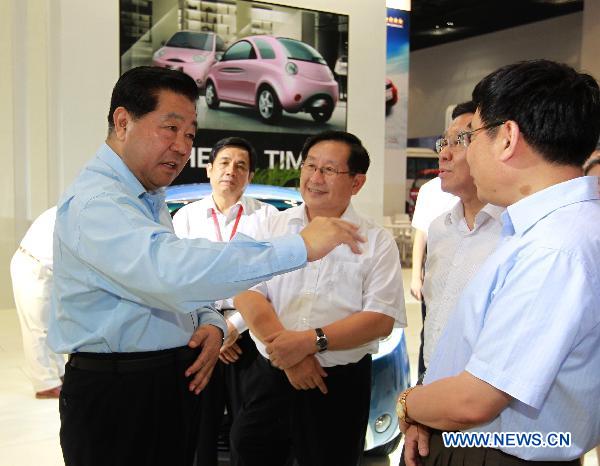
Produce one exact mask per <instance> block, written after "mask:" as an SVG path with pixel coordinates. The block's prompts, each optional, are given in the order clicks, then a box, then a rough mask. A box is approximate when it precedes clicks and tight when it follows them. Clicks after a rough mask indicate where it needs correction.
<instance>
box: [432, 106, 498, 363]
mask: <svg viewBox="0 0 600 466" xmlns="http://www.w3.org/2000/svg"><path fill="white" fill-rule="evenodd" d="M474 113H475V104H474V103H473V102H471V101H470V102H464V103H462V104H459V105H457V106H456V107H455V108H454V111H453V112H452V123H451V124H450V126H449V127H448V129H447V131H446V132H445V134H444V136H443V137H442V138H440V139H438V140H437V142H436V150H437V151H438V154H439V158H440V181H441V188H442V190H443V191H444V192H446V193H450V194H453V195H455V196H457V197H458V198H459V199H460V201H459V202H457V203H456V205H455V206H454V207H452V208H451V209H450V211H448V212H446V213H445V214H442V215H440V216H438V217H437V218H436V219H435V220H433V222H431V225H430V226H429V234H428V235H427V261H426V262H425V280H424V282H423V299H424V301H425V302H426V303H427V316H426V318H425V334H424V343H425V345H424V351H423V360H424V363H425V367H427V365H428V364H429V359H430V358H431V355H432V354H433V350H434V348H435V346H436V344H437V341H438V339H439V337H440V335H441V333H442V330H443V329H444V327H445V325H446V322H448V319H449V318H450V314H451V313H452V311H453V310H454V307H455V306H456V302H457V301H458V297H459V296H460V294H461V293H462V290H463V289H464V287H465V286H466V284H467V283H468V281H469V280H470V278H471V277H472V276H473V275H474V274H475V272H476V271H477V269H478V268H479V266H480V265H481V264H482V263H483V261H484V260H485V259H487V257H488V256H489V255H490V254H491V252H492V251H493V250H494V248H495V247H496V245H497V244H498V240H499V239H500V231H501V229H502V224H501V223H500V214H501V213H502V212H503V211H504V209H503V208H502V207H497V206H494V205H491V204H485V203H484V202H482V201H480V200H479V198H478V197H477V188H476V187H475V183H473V178H471V173H470V171H469V165H468V164H467V159H466V153H467V148H466V147H465V146H464V145H463V143H462V141H461V140H459V138H458V135H459V134H460V133H461V132H463V131H466V130H467V124H468V123H470V122H471V119H472V118H473V114H474Z"/></svg>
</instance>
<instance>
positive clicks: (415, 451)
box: [400, 421, 429, 466]
mask: <svg viewBox="0 0 600 466" xmlns="http://www.w3.org/2000/svg"><path fill="white" fill-rule="evenodd" d="M400 422H401V425H402V428H401V430H402V432H404V461H405V463H406V466H420V464H421V460H420V458H419V457H420V456H427V455H429V429H428V428H427V427H426V426H424V425H421V424H406V423H405V422H402V421H400Z"/></svg>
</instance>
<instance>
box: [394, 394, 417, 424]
mask: <svg viewBox="0 0 600 466" xmlns="http://www.w3.org/2000/svg"><path fill="white" fill-rule="evenodd" d="M415 388H416V387H409V388H407V389H406V390H404V391H403V392H402V393H401V394H400V396H399V397H398V403H396V414H398V417H399V418H400V420H401V421H404V422H406V423H407V424H414V423H415V421H413V420H412V419H411V418H409V417H408V411H407V409H406V397H407V396H408V394H409V393H410V392H411V391H413V390H414V389H415Z"/></svg>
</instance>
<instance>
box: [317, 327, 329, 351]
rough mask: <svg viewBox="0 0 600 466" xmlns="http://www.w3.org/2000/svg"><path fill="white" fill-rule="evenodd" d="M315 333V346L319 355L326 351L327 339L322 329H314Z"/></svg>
mask: <svg viewBox="0 0 600 466" xmlns="http://www.w3.org/2000/svg"><path fill="white" fill-rule="evenodd" d="M315 333H316V334H317V339H316V340H315V344H316V345H317V351H318V352H319V353H322V352H323V351H326V350H327V344H328V341H327V337H326V336H325V333H323V329H321V328H316V329H315Z"/></svg>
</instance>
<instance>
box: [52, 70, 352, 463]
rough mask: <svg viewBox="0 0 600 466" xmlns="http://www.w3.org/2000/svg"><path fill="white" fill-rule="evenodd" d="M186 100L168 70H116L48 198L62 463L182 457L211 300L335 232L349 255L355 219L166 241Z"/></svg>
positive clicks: (190, 90) (209, 335)
mask: <svg viewBox="0 0 600 466" xmlns="http://www.w3.org/2000/svg"><path fill="white" fill-rule="evenodd" d="M197 97H198V89H197V87H196V85H195V83H194V81H193V80H192V79H191V78H189V77H188V76H186V75H185V74H183V73H180V72H175V71H171V70H167V69H161V68H153V67H140V68H135V69H132V70H130V71H128V72H126V73H125V74H123V76H121V78H120V79H119V81H118V82H117V84H116V85H115V88H114V90H113V95H112V99H111V107H110V111H109V115H108V122H109V134H108V138H107V140H106V144H104V145H102V147H101V148H100V149H99V150H98V152H97V154H96V156H95V157H94V158H93V159H92V160H91V161H90V162H89V163H88V165H87V166H86V167H85V168H84V169H83V171H82V172H81V173H80V174H79V176H78V177H77V178H76V180H75V181H74V183H73V184H72V185H71V186H70V187H69V188H68V189H67V190H66V192H65V193H64V194H63V196H62V198H61V199H60V201H59V203H58V211H57V217H56V227H55V235H54V297H53V309H52V312H51V318H50V328H49V344H50V346H51V347H52V349H54V350H55V351H57V352H60V353H70V357H69V362H68V363H67V366H66V373H65V381H64V385H63V390H62V392H61V396H60V415H61V433H60V437H61V446H62V449H63V456H64V459H65V464H66V465H67V466H69V465H80V464H85V465H86V466H87V465H96V464H97V465H106V464H178V465H185V464H191V462H192V458H193V454H194V450H195V445H196V438H197V426H198V414H199V412H198V409H199V403H198V397H197V396H195V395H197V394H198V393H199V392H200V391H201V390H202V389H203V388H204V386H205V385H206V383H207V382H208V380H209V378H210V375H211V372H212V369H213V367H214V365H215V363H216V360H217V358H218V355H219V348H220V346H221V343H222V340H223V336H224V335H225V333H226V325H225V321H224V319H223V318H222V316H221V315H220V314H219V313H218V312H216V311H215V310H214V309H212V308H210V307H208V306H209V305H210V303H211V302H212V301H214V300H217V299H221V298H226V297H228V296H232V295H234V294H236V293H237V292H240V291H242V290H244V289H247V288H248V287H250V286H252V285H254V284H256V283H259V282H261V281H263V280H265V279H269V278H270V277H272V276H273V275H276V274H279V273H284V272H288V271H290V270H295V269H297V268H299V267H302V266H304V265H305V264H306V261H307V260H308V261H310V260H316V259H318V258H320V257H322V256H324V255H325V254H327V253H328V252H329V251H330V250H332V249H333V248H334V247H336V246H337V245H339V244H341V243H347V244H349V245H350V246H351V248H352V250H353V251H354V252H358V247H357V241H359V240H360V237H359V235H358V234H357V233H356V227H355V226H353V225H351V224H348V223H346V222H343V221H333V222H332V221H331V220H330V219H315V220H316V221H315V222H313V223H312V224H311V225H309V226H308V227H307V228H306V229H305V230H303V231H302V232H300V234H299V235H289V236H287V237H282V238H275V239H273V240H271V241H269V242H256V241H253V240H252V239H250V238H249V237H245V236H243V235H239V236H238V237H236V238H235V239H234V240H233V241H231V242H230V243H227V244H225V243H211V242H210V241H207V240H203V239H179V238H177V237H176V235H175V234H174V232H173V225H172V223H171V218H170V216H169V213H168V210H167V208H166V204H165V202H164V190H163V188H164V186H167V185H168V184H170V183H171V182H172V181H173V180H174V179H175V177H176V176H177V175H178V174H179V173H180V171H181V170H182V169H183V167H184V165H185V164H186V162H187V160H188V159H189V156H190V153H191V149H192V143H193V141H194V137H195V133H196V118H197V117H196V107H195V101H196V99H197ZM202 306H207V307H205V308H203V309H200V308H202ZM198 309H200V310H198Z"/></svg>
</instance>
